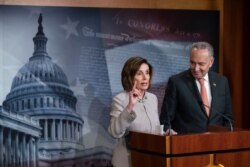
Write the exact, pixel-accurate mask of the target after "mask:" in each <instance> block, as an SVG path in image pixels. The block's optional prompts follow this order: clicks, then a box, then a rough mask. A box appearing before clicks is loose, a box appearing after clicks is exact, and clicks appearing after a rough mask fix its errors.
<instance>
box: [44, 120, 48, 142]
mask: <svg viewBox="0 0 250 167" xmlns="http://www.w3.org/2000/svg"><path fill="white" fill-rule="evenodd" d="M44 121H45V122H44V139H45V141H48V120H47V119H44Z"/></svg>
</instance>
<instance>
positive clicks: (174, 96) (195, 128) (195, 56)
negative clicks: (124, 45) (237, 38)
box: [160, 42, 233, 134]
mask: <svg viewBox="0 0 250 167" xmlns="http://www.w3.org/2000/svg"><path fill="white" fill-rule="evenodd" d="M213 55H214V53H213V47H212V46H211V45H210V44H209V43H207V42H197V43H194V44H193V45H192V46H191V48H190V68H189V70H186V71H184V72H181V73H179V74H177V75H174V76H172V77H170V78H169V80H168V84H167V87H166V92H165V97H164V100H163V105H162V109H161V114H160V121H161V124H164V125H165V126H164V129H165V130H167V129H169V128H171V129H172V132H173V133H174V134H175V133H178V134H183V133H201V132H206V131H207V128H208V125H212V124H213V125H220V126H231V123H232V119H233V115H232V107H231V97H230V90H229V84H228V80H227V79H226V77H224V76H222V75H220V74H217V73H215V72H212V71H209V70H210V68H211V67H212V65H213V62H214V56H213ZM202 80H203V82H204V86H205V88H204V87H203V86H202V85H203V84H201V83H200V81H202ZM202 89H203V90H204V91H203V94H202V95H201V94H200V91H201V90H202ZM203 97H204V98H203Z"/></svg>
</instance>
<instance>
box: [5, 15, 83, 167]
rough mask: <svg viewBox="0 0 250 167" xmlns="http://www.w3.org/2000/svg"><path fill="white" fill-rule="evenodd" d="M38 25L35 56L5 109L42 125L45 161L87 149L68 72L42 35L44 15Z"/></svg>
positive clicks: (17, 79)
mask: <svg viewBox="0 0 250 167" xmlns="http://www.w3.org/2000/svg"><path fill="white" fill-rule="evenodd" d="M38 23H39V26H38V32H37V33H36V36H35V37H34V38H33V42H34V53H33V55H32V56H31V57H30V58H29V61H28V62H27V63H26V64H25V65H24V66H23V67H22V68H21V69H20V70H19V71H18V72H17V74H16V76H15V77H14V79H13V82H12V85H11V90H10V92H9V93H8V95H7V97H6V99H5V101H4V102H3V109H4V110H5V111H15V112H17V113H20V114H23V115H28V116H30V117H32V118H33V119H34V120H36V121H38V122H39V125H40V127H41V128H42V131H41V134H40V139H39V143H38V155H39V159H40V160H42V161H44V162H45V161H50V160H55V159H60V157H62V156H63V155H64V154H66V153H69V152H71V153H72V152H77V151H79V150H83V149H84V145H83V134H82V129H83V125H84V121H83V119H82V118H81V117H80V115H79V114H78V113H77V112H76V102H77V99H76V97H75V95H74V93H73V91H72V90H71V89H70V87H69V84H68V79H67V77H66V75H65V73H64V72H63V70H62V69H61V68H60V67H59V66H58V65H57V64H55V63H53V62H52V58H51V57H50V56H49V55H48V53H47V51H46V43H47V40H48V39H47V37H46V36H45V34H44V32H43V26H42V15H40V16H39V19H38ZM40 166H42V165H40Z"/></svg>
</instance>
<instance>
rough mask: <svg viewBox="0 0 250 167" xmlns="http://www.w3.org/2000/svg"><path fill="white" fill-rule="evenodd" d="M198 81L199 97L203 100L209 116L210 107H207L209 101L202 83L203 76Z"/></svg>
mask: <svg viewBox="0 0 250 167" xmlns="http://www.w3.org/2000/svg"><path fill="white" fill-rule="evenodd" d="M198 81H199V83H200V86H201V90H200V93H201V98H202V101H203V105H204V107H205V110H206V113H207V115H208V116H209V108H210V107H209V103H208V97H207V91H206V87H205V84H204V78H200V79H199V80H198Z"/></svg>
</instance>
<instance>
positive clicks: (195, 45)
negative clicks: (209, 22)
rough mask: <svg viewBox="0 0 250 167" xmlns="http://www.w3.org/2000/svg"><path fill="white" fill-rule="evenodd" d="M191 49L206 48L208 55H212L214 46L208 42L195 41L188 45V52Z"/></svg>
mask: <svg viewBox="0 0 250 167" xmlns="http://www.w3.org/2000/svg"><path fill="white" fill-rule="evenodd" d="M193 49H207V50H208V54H209V56H211V57H214V48H213V46H212V45H211V44H209V43H208V42H195V43H193V44H192V45H191V47H190V53H191V51H192V50H193Z"/></svg>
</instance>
